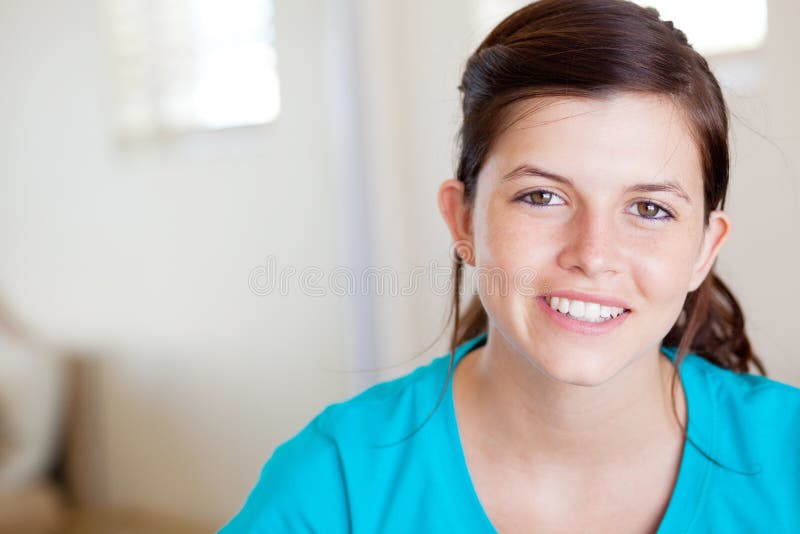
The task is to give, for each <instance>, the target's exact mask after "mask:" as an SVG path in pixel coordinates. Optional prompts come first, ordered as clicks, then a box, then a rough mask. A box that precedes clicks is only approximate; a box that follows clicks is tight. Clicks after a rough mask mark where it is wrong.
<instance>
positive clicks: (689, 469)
mask: <svg viewBox="0 0 800 534" xmlns="http://www.w3.org/2000/svg"><path fill="white" fill-rule="evenodd" d="M486 337H487V334H481V335H479V336H477V337H475V338H473V339H471V340H469V341H467V342H465V343H464V344H462V345H461V346H459V347H458V349H457V350H456V354H455V358H456V363H457V362H458V361H459V360H460V359H461V358H462V357H463V356H464V354H466V353H467V352H469V351H470V350H472V349H474V348H476V347H479V346H481V345H483V344H485V342H486ZM662 352H663V353H664V354H665V355H666V356H668V357H669V358H670V359H673V360H674V353H675V350H674V349H670V348H662ZM448 361H449V356H448V355H445V356H441V357H439V358H436V359H435V360H433V362H431V363H430V364H429V365H426V366H423V367H420V368H418V369H416V370H415V371H413V372H412V373H409V374H407V375H405V376H403V377H400V378H398V379H395V380H391V381H387V382H383V383H381V384H377V385H375V386H373V387H371V388H370V389H368V390H366V391H364V392H363V393H361V394H360V395H358V396H356V397H354V398H352V399H350V400H348V401H345V402H341V403H337V404H332V405H331V406H328V407H327V408H326V409H325V410H324V411H322V413H320V414H319V415H318V416H317V417H316V418H314V419H313V420H312V421H311V422H310V423H309V424H308V425H307V426H306V427H305V428H303V429H302V430H301V431H300V432H299V433H298V434H297V435H296V436H294V437H293V438H292V439H290V440H289V441H287V442H285V443H283V444H282V445H280V446H279V447H278V448H277V449H276V450H275V452H274V454H273V455H272V457H271V458H270V459H269V461H268V462H267V463H266V465H265V466H264V469H263V471H262V473H261V478H260V479H259V481H258V483H257V485H256V487H255V488H254V489H253V491H252V493H251V494H250V496H249V497H248V499H247V502H246V503H245V505H244V508H243V509H242V510H241V511H240V512H239V514H238V515H237V516H236V517H234V518H233V519H232V520H231V521H230V523H228V524H227V525H226V526H225V527H224V528H223V529H222V530H221V532H222V533H224V534H232V533H251V532H259V533H280V532H320V533H338V532H355V533H374V532H380V533H387V534H388V533H395V532H397V533H400V532H402V533H407V532H436V533H445V532H458V533H490V532H496V531H495V529H494V528H493V526H492V524H491V522H490V520H489V518H488V517H487V515H486V513H485V512H484V509H483V507H482V506H481V503H480V501H479V499H478V496H477V494H476V492H475V490H474V487H473V485H472V481H471V479H470V475H469V471H468V469H467V465H466V461H465V459H464V454H463V450H462V448H461V442H460V439H459V434H458V427H457V423H456V418H455V411H454V408H453V396H452V388H451V384H452V381H449V383H448V386H447V390H446V392H445V396H444V398H443V399H442V404H441V405H440V406H439V407H438V408H437V410H436V411H435V412H434V413H433V415H432V416H431V418H430V419H429V420H428V421H427V422H426V423H425V425H424V426H423V427H422V428H421V430H419V432H417V433H416V434H415V435H414V436H413V437H411V438H410V439H407V440H405V441H402V442H400V443H399V444H396V445H392V446H379V445H381V444H383V445H385V444H388V443H390V442H393V441H399V440H400V439H401V438H403V437H405V436H407V435H408V434H409V433H410V432H411V431H412V430H414V429H415V428H417V426H419V423H421V422H422V421H423V419H425V417H426V416H427V415H428V414H429V413H430V412H431V410H432V408H433V407H434V406H435V404H436V401H437V399H438V397H439V394H440V393H441V390H442V387H443V385H444V381H445V378H446V375H447V368H448ZM680 376H681V378H682V380H683V385H684V390H685V393H686V398H687V402H688V427H689V428H688V435H689V438H690V439H689V441H687V442H686V444H685V446H684V449H683V456H682V459H681V465H680V471H679V473H678V478H677V483H676V485H675V488H674V490H673V494H672V497H671V499H670V502H669V505H668V507H667V511H666V513H665V515H664V518H663V520H662V523H661V526H660V527H659V529H658V534H662V533H681V534H683V533H688V532H693V533H708V532H724V533H726V534H727V533H756V532H770V533H784V532H786V533H789V532H792V533H800V389H798V388H795V387H792V386H789V385H786V384H782V383H779V382H775V381H773V380H770V379H767V378H764V377H761V376H754V375H750V374H737V373H734V372H731V371H728V370H724V369H721V368H719V367H717V366H715V365H713V364H712V363H710V362H709V361H707V360H705V359H703V358H701V357H699V356H697V355H695V354H689V355H688V356H687V357H686V359H685V360H684V362H683V364H682V365H681V368H680ZM693 443H694V444H696V446H695V445H694V444H693ZM700 449H702V450H703V451H705V453H708V457H707V456H706V455H705V454H704V453H703V452H700ZM712 459H713V460H712Z"/></svg>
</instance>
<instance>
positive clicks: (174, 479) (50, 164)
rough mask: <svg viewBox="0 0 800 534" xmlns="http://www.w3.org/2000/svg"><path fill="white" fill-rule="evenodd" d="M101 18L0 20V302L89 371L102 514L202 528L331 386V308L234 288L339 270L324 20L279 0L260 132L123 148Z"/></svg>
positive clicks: (339, 334) (44, 5) (50, 2)
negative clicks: (276, 86) (310, 270)
mask: <svg viewBox="0 0 800 534" xmlns="http://www.w3.org/2000/svg"><path fill="white" fill-rule="evenodd" d="M99 5H100V2H97V3H96V2H94V1H92V0H73V1H70V2H61V1H55V0H6V1H4V2H2V5H1V6H0V77H2V83H0V117H2V128H1V129H0V146H2V150H0V169H2V172H1V173H0V251H2V252H0V255H1V256H2V261H0V294H2V295H3V297H4V298H5V299H6V300H7V301H8V302H9V304H10V305H11V307H12V308H14V309H15V310H16V311H17V312H18V313H19V314H20V315H21V316H22V317H23V318H25V319H27V320H28V322H30V323H31V325H32V326H33V327H34V328H35V329H37V330H38V331H39V332H41V333H44V334H45V335H46V336H47V337H49V338H50V339H53V340H55V341H56V342H58V343H60V344H68V345H71V346H75V347H78V348H81V349H82V350H88V351H92V352H94V353H95V354H97V355H98V357H99V358H101V359H102V360H103V373H102V375H101V379H102V380H101V383H100V388H101V391H100V399H101V404H102V406H100V409H99V414H100V415H101V419H100V420H99V421H98V422H97V423H98V428H100V429H101V430H102V434H101V435H100V436H99V439H100V440H101V441H102V443H100V444H98V450H99V451H101V452H102V454H103V458H98V459H97V461H98V464H101V465H102V466H103V468H104V469H105V471H104V472H103V473H102V476H101V477H100V478H101V479H102V481H103V485H104V486H105V488H107V490H108V493H107V494H106V496H105V500H106V501H107V502H109V503H111V504H116V505H123V506H128V507H136V508H141V509H145V510H150V511H154V512H161V513H165V514H170V515H175V516H185V517H188V518H192V519H202V520H209V521H214V522H218V521H221V520H222V519H224V518H226V517H228V516H229V515H230V514H232V513H233V512H234V511H235V510H236V509H237V508H238V507H239V505H240V504H241V503H242V501H243V498H244V495H245V494H246V492H247V491H248V490H249V489H250V487H251V485H252V484H253V483H254V482H255V479H256V477H257V475H258V470H259V469H260V467H261V465H262V464H263V462H264V460H265V459H266V457H267V456H268V455H269V453H270V452H271V450H272V448H273V447H274V446H275V445H277V443H278V442H279V441H282V440H283V439H285V438H286V437H288V436H289V435H291V434H292V433H294V432H296V431H297V430H299V428H300V427H301V426H302V425H303V424H304V423H305V421H306V420H308V419H310V417H311V416H312V415H314V414H315V413H316V412H317V411H319V409H320V405H321V404H323V403H328V402H331V401H333V400H335V399H338V398H340V397H341V396H342V395H343V394H344V393H345V392H346V390H345V388H346V376H345V375H343V374H341V373H339V372H336V371H338V370H339V369H341V367H342V354H343V353H344V344H345V340H344V332H345V327H344V324H343V323H344V316H343V304H342V301H341V299H338V300H337V299H320V298H314V297H306V296H303V295H301V294H298V292H296V291H295V292H293V293H291V294H290V295H288V296H285V297H283V296H280V295H270V296H264V297H257V296H255V295H254V294H253V293H251V292H250V291H249V289H248V276H249V273H250V271H251V269H253V268H254V267H256V266H258V265H260V264H263V263H265V261H266V258H267V255H268V254H274V255H275V258H276V260H277V263H278V266H279V267H281V266H285V265H290V264H291V265H295V266H297V267H298V270H299V269H300V268H302V267H304V266H308V265H319V266H322V267H327V266H328V265H333V264H335V263H339V262H341V261H342V260H341V258H340V252H339V251H340V247H341V239H340V231H339V226H340V222H339V219H340V217H339V214H338V213H337V209H336V204H337V202H336V201H335V199H336V195H337V194H338V191H337V189H338V188H337V186H336V177H335V176H333V175H332V173H331V171H330V167H331V162H332V154H331V141H330V135H331V134H330V131H329V128H328V125H327V123H326V120H327V119H326V102H325V98H326V95H325V93H324V91H323V86H324V80H323V68H322V67H323V65H322V61H323V59H322V58H323V55H324V49H323V46H322V36H323V33H324V32H323V29H324V28H323V24H324V20H323V19H322V17H321V16H320V12H319V2H315V1H308V0H306V1H297V0H291V1H283V2H279V3H278V6H277V7H278V9H277V20H276V31H277V33H278V35H279V42H278V54H279V57H280V69H281V72H280V74H281V77H282V79H281V82H282V91H283V113H282V115H281V116H280V118H279V119H278V120H277V121H276V122H275V123H273V124H270V125H267V126H265V127H262V128H250V129H243V130H238V131H229V132H217V133H212V134H207V135H199V136H196V137H195V138H192V139H188V140H185V141H183V142H179V143H175V144H173V145H166V146H160V147H159V146H154V147H136V148H135V149H132V150H128V151H120V150H118V149H117V147H116V146H115V145H114V142H113V137H112V134H113V131H112V125H111V123H110V117H109V113H108V111H109V106H110V105H111V102H110V91H109V87H108V65H107V63H106V57H105V56H104V50H105V48H104V43H103V35H102V33H101V26H100V20H99V16H100V8H99ZM330 369H333V370H334V371H331V370H330Z"/></svg>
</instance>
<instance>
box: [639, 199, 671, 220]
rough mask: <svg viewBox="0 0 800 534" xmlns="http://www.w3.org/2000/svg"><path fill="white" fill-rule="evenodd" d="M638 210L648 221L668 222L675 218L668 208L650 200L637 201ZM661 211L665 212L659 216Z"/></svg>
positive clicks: (640, 215)
mask: <svg viewBox="0 0 800 534" xmlns="http://www.w3.org/2000/svg"><path fill="white" fill-rule="evenodd" d="M636 211H637V215H639V217H641V218H642V219H645V220H648V221H655V222H666V221H668V220H670V219H674V218H675V217H674V216H673V215H672V213H670V212H669V211H668V210H667V209H666V208H664V207H662V206H660V205H659V204H656V203H655V202H650V201H648V200H644V201H641V202H636ZM659 212H663V214H662V215H661V216H659Z"/></svg>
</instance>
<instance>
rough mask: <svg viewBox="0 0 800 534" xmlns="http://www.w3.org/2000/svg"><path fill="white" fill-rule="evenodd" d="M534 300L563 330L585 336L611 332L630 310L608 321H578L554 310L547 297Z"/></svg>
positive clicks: (622, 321)
mask: <svg viewBox="0 0 800 534" xmlns="http://www.w3.org/2000/svg"><path fill="white" fill-rule="evenodd" d="M536 300H537V301H538V303H539V306H540V307H541V308H542V309H544V312H545V313H546V314H547V315H548V316H549V317H550V318H551V319H553V321H554V322H555V323H556V324H557V325H559V326H561V327H562V328H564V329H565V330H569V331H570V332H575V333H576V334H584V335H587V336H599V335H602V334H607V333H608V332H611V331H612V330H614V329H615V328H616V327H618V326H619V325H621V324H622V323H624V322H625V319H627V318H628V315H630V313H631V312H630V311H625V312H623V313H620V314H619V315H617V316H616V317H614V318H613V319H609V320H608V321H603V322H602V323H587V322H586V321H579V320H577V319H573V318H572V317H570V316H569V315H566V314H563V313H561V312H559V311H556V310H554V309H553V308H551V307H550V305H549V304H548V303H547V299H546V298H545V297H537V298H536Z"/></svg>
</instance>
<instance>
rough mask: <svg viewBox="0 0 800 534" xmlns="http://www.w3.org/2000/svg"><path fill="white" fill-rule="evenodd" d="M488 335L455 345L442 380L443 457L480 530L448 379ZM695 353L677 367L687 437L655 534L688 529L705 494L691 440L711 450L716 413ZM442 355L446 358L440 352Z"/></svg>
mask: <svg viewBox="0 0 800 534" xmlns="http://www.w3.org/2000/svg"><path fill="white" fill-rule="evenodd" d="M487 337H488V334H487V333H483V334H480V335H478V336H475V337H473V338H472V339H469V340H468V341H466V342H464V343H462V344H461V345H460V346H459V347H457V348H456V351H455V354H454V358H453V360H454V361H453V371H452V373H451V376H450V380H448V382H447V391H446V393H445V399H444V401H445V410H446V411H445V415H446V420H447V424H446V426H447V433H448V439H449V440H450V443H451V448H450V449H449V450H450V451H452V453H448V454H447V457H448V458H450V459H451V461H452V462H453V463H454V464H455V465H454V466H453V467H454V468H455V469H454V472H455V473H456V476H458V477H460V479H461V480H459V481H458V483H457V484H456V487H457V488H460V490H461V492H462V499H463V502H471V503H472V506H470V508H469V513H470V515H472V518H471V521H473V522H477V523H478V524H480V525H482V526H481V529H482V530H487V531H491V532H496V529H495V528H494V525H493V524H492V522H491V520H490V519H489V516H488V514H487V513H486V510H485V509H484V507H483V504H482V503H481V501H480V498H479V497H478V494H477V492H476V491H475V486H474V485H473V483H472V477H471V475H470V473H469V468H468V467H467V460H466V456H465V454H464V449H463V446H462V443H461V435H460V433H459V430H458V421H457V419H456V412H455V403H454V401H453V380H452V377H453V375H454V374H455V368H456V366H457V365H458V363H459V362H460V361H461V359H462V358H463V357H464V356H465V355H466V354H468V353H469V352H471V351H472V350H474V349H476V348H479V347H482V346H483V345H485V344H486V339H487ZM661 352H662V353H663V354H664V355H666V356H667V357H668V358H669V359H670V360H672V361H673V362H674V361H675V349H673V348H667V347H661ZM697 358H699V357H698V356H696V355H694V354H692V353H690V354H688V355H687V356H686V358H685V359H684V360H683V362H682V363H681V365H680V368H679V374H680V378H681V382H682V384H683V389H684V392H685V397H686V410H687V427H688V428H687V434H688V436H689V439H687V440H684V445H683V452H682V453H681V463H680V467H679V469H678V477H677V480H676V482H675V486H674V488H673V491H672V495H671V496H670V500H669V503H668V504H667V509H666V512H665V513H664V516H663V517H662V519H661V522H660V524H659V527H658V530H657V531H656V534H664V533H667V532H687V531H688V530H689V529H690V527H691V525H692V523H693V522H694V519H695V517H696V515H697V511H698V510H699V509H700V503H701V500H702V497H703V496H704V494H705V488H706V487H707V484H708V478H709V474H710V472H711V462H709V461H708V460H707V458H706V457H705V455H704V454H703V453H702V452H701V451H700V450H699V449H698V447H696V446H695V443H696V444H697V445H698V446H699V447H700V448H702V449H704V450H706V451H707V452H709V453H710V454H713V452H714V446H715V443H714V437H715V434H716V433H715V422H716V417H714V413H715V409H716V403H715V399H714V397H713V395H712V394H711V389H710V385H709V384H708V378H707V375H706V374H705V373H704V372H703V371H702V369H701V368H700V366H698V365H696V364H697V362H696V359H697ZM443 359H444V360H446V359H448V358H447V357H445V358H443ZM465 512H466V511H465ZM473 524H475V523H473Z"/></svg>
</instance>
